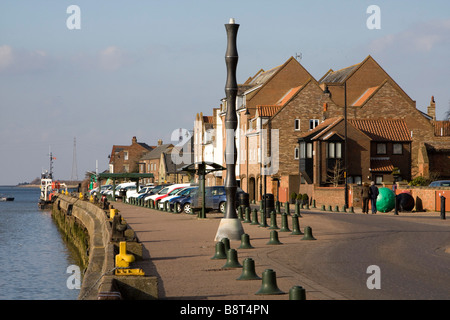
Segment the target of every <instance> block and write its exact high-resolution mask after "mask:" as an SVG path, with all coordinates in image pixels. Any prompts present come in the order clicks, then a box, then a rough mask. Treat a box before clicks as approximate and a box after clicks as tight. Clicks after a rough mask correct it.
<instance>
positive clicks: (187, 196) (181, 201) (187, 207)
mask: <svg viewBox="0 0 450 320" xmlns="http://www.w3.org/2000/svg"><path fill="white" fill-rule="evenodd" d="M197 189H198V187H197V186H195V187H188V188H185V189H184V190H183V191H181V192H180V193H179V194H177V195H176V196H175V197H174V198H172V199H170V200H169V205H170V208H171V210H173V208H174V207H175V209H176V211H177V212H184V213H188V214H189V213H191V212H192V209H191V203H192V200H191V197H192V195H193V194H194V193H196V192H197Z"/></svg>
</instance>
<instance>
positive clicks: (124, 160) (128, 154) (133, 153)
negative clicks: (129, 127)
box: [109, 137, 153, 173]
mask: <svg viewBox="0 0 450 320" xmlns="http://www.w3.org/2000/svg"><path fill="white" fill-rule="evenodd" d="M152 149H153V147H151V146H149V145H147V144H146V143H143V142H138V141H137V139H136V137H133V138H132V139H131V145H129V146H123V145H122V146H121V145H113V147H112V151H111V154H110V155H109V172H110V173H124V172H139V160H140V158H141V157H142V155H143V154H144V153H146V152H149V151H151V150H152Z"/></svg>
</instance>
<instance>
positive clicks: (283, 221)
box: [280, 212, 291, 232]
mask: <svg viewBox="0 0 450 320" xmlns="http://www.w3.org/2000/svg"><path fill="white" fill-rule="evenodd" d="M287 217H288V214H287V213H286V212H284V213H282V214H281V229H280V232H291V230H290V229H289V226H288V219H287Z"/></svg>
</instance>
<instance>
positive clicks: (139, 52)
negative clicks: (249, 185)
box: [0, 0, 450, 185]
mask: <svg viewBox="0 0 450 320" xmlns="http://www.w3.org/2000/svg"><path fill="white" fill-rule="evenodd" d="M71 5H76V6H77V7H78V8H79V11H78V12H76V11H72V10H68V8H69V7H70V6H71ZM371 5H376V6H377V7H378V8H379V11H378V12H375V11H372V10H369V11H368V8H369V7H370V6H371ZM230 18H234V19H235V20H236V23H238V24H240V27H239V32H238V36H237V47H238V54H239V62H238V66H237V80H238V83H243V82H245V81H246V80H247V78H249V77H250V76H253V75H254V74H255V73H256V72H257V71H258V70H260V69H261V68H262V69H265V70H268V69H270V68H273V67H276V66H278V65H281V64H283V63H284V62H285V61H286V60H288V59H289V58H290V57H291V56H294V57H295V56H296V55H297V54H301V60H300V62H301V64H302V65H303V66H304V67H305V68H306V69H307V70H308V71H309V72H310V73H311V74H312V75H313V76H314V77H315V78H316V79H317V80H318V79H320V78H321V77H322V76H323V75H324V74H325V73H326V72H327V71H328V70H329V69H333V70H338V69H341V68H344V67H347V66H350V65H354V64H356V63H359V62H361V61H363V60H364V59H365V58H366V57H367V56H368V55H371V56H372V57H373V58H374V59H375V60H376V61H377V62H378V63H379V64H380V65H381V66H382V68H383V69H384V70H385V71H386V72H387V73H388V74H390V75H391V77H392V78H393V79H394V80H395V81H396V82H397V83H398V84H399V85H400V86H401V87H402V88H403V89H404V90H405V91H406V93H407V94H408V95H409V96H410V97H411V98H412V99H413V100H415V101H416V105H417V108H418V109H419V110H421V111H424V112H426V110H427V109H426V107H427V106H428V104H429V102H430V98H431V96H434V97H435V101H436V108H437V110H436V112H437V118H438V120H443V119H444V117H445V115H446V112H448V111H449V109H450V90H449V86H450V83H449V80H448V79H449V78H448V72H449V71H450V59H449V57H450V1H448V0H442V1H439V0H436V1H415V0H412V1H401V0H399V1H392V0H389V1H388V0H371V1H365V0H348V1H344V0H342V1H340V0H322V1H312V0H309V1H302V0H292V1H291V0H278V1H266V0H239V1H234V0H229V1H216V0H198V1H193V0H166V1H162V0H158V1H156V0H153V1H152V0H148V1H144V0H139V1H138V0H128V1H116V0H96V1H92V0H86V1H85V0H71V1H65V0H58V1H55V0H53V1H50V0H48V1H47V0H41V1H37V0H21V1H17V0H2V1H1V2H0V110H1V113H0V150H1V157H0V185H15V184H17V183H21V182H30V181H31V180H33V179H35V178H37V177H39V176H40V174H41V172H42V171H43V170H48V169H49V152H51V153H52V154H53V156H54V157H55V158H56V160H54V164H53V171H54V176H55V178H57V179H61V180H67V179H71V178H72V177H78V178H79V179H82V178H83V177H84V174H85V172H86V171H95V170H96V169H97V168H98V170H99V171H100V172H101V171H103V170H106V169H108V161H109V160H108V155H109V154H110V152H111V149H112V146H113V145H130V144H131V139H132V137H133V136H136V137H137V140H138V141H139V142H144V143H147V144H148V145H156V144H157V141H158V139H162V140H163V141H164V143H174V144H175V143H176V141H171V136H172V132H173V131H175V130H178V128H183V129H187V130H192V129H193V125H194V120H195V115H196V114H197V113H199V112H203V114H204V115H212V108H216V107H218V106H219V105H220V99H222V98H224V97H225V89H224V88H225V82H226V65H225V51H226V44H227V43H226V42H227V39H226V32H225V27H224V24H226V23H228V21H229V19H230ZM77 22H79V26H78V27H79V28H73V26H74V25H75V27H77V25H76V23H77ZM374 26H376V27H377V28H374ZM74 140H76V148H74ZM74 151H75V152H74ZM74 154H75V156H76V157H75V158H76V159H75V160H76V161H74ZM74 168H76V172H74V170H73V169H74Z"/></svg>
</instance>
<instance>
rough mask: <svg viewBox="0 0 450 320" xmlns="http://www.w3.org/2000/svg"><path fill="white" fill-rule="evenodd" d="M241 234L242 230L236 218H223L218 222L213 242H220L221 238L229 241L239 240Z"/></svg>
mask: <svg viewBox="0 0 450 320" xmlns="http://www.w3.org/2000/svg"><path fill="white" fill-rule="evenodd" d="M243 234H244V228H243V227H242V223H241V221H240V220H239V219H238V218H232V219H227V218H223V219H222V220H220V225H219V228H218V229H217V233H216V238H215V241H221V240H222V239H223V238H228V239H229V240H241V236H242V235H243Z"/></svg>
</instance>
